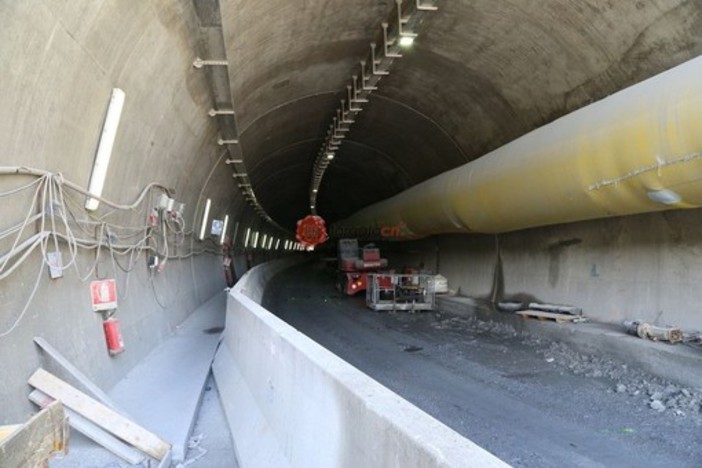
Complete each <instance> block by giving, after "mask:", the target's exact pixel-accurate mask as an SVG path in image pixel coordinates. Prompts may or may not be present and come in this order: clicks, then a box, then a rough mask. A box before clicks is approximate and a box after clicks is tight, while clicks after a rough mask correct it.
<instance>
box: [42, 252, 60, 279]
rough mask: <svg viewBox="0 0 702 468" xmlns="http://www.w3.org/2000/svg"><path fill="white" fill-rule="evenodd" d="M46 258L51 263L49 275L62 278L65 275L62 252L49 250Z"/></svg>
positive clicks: (53, 277) (52, 277)
mask: <svg viewBox="0 0 702 468" xmlns="http://www.w3.org/2000/svg"><path fill="white" fill-rule="evenodd" d="M46 260H47V262H48V263H49V276H51V279H56V278H61V277H62V276H63V259H62V258H61V252H58V251H56V252H48V253H47V254H46Z"/></svg>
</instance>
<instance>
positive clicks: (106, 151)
mask: <svg viewBox="0 0 702 468" xmlns="http://www.w3.org/2000/svg"><path fill="white" fill-rule="evenodd" d="M124 98H125V94H124V91H122V90H121V89H119V88H114V89H113V90H112V96H111V97H110V104H109V106H108V108H107V116H106V117H105V123H104V124H103V126H102V134H101V135H100V143H99V144H98V149H97V153H96V154H95V162H94V163H93V172H92V174H91V175H90V184H89V185H88V192H90V194H91V195H95V196H96V197H100V196H102V189H103V188H104V187H105V179H106V178H107V168H108V167H109V165H110V158H111V157H112V147H113V146H114V144H115V137H116V136H117V128H118V127H119V120H120V118H121V116H122V109H123V108H124ZM98 206H100V202H99V201H98V200H96V199H94V198H90V197H89V198H88V199H87V200H85V209H86V210H88V211H95V210H97V209H98Z"/></svg>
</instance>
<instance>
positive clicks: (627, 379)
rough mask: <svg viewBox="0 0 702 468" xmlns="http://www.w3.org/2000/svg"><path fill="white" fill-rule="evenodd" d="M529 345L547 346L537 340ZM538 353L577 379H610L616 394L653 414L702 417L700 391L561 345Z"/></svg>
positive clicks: (701, 396) (609, 359) (551, 344)
mask: <svg viewBox="0 0 702 468" xmlns="http://www.w3.org/2000/svg"><path fill="white" fill-rule="evenodd" d="M527 341H529V342H533V341H537V342H538V341H542V342H543V340H539V339H536V340H534V339H533V337H532V338H531V339H527ZM537 345H538V344H537ZM536 352H537V353H539V354H541V355H543V356H544V358H545V359H546V360H547V361H549V362H554V364H557V365H559V366H562V367H565V368H567V369H568V370H570V371H571V372H572V373H574V374H576V375H584V376H585V377H590V378H594V379H608V380H609V381H610V382H611V383H612V391H614V392H616V393H625V394H628V395H630V396H632V397H636V398H639V399H641V401H642V403H643V404H645V405H647V406H648V407H650V408H651V409H653V410H656V411H660V412H664V411H670V412H671V413H672V414H674V415H676V416H687V415H690V416H696V417H702V414H701V413H702V406H701V404H702V392H700V391H699V390H695V389H691V388H686V387H683V386H680V385H675V384H673V383H671V382H669V381H666V380H664V379H662V378H659V377H656V376H652V375H651V374H647V373H645V372H643V371H641V370H639V369H635V368H632V367H630V366H628V365H627V364H624V363H622V362H620V361H617V360H615V359H612V358H608V357H605V356H595V355H588V354H582V353H579V352H577V351H574V350H573V349H571V348H570V347H569V346H568V345H566V344H564V343H560V342H552V343H550V344H549V345H548V346H546V345H544V344H542V346H541V347H540V348H537V349H536ZM551 360H552V361H551Z"/></svg>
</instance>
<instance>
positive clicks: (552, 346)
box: [432, 316, 702, 421]
mask: <svg viewBox="0 0 702 468" xmlns="http://www.w3.org/2000/svg"><path fill="white" fill-rule="evenodd" d="M432 326H433V327H434V328H437V329H443V330H446V329H453V330H458V329H462V330H463V331H465V332H468V333H473V334H476V335H491V336H493V337H495V338H500V339H505V338H519V339H521V341H522V343H523V344H524V345H527V346H529V347H531V348H534V350H535V351H536V353H538V354H540V355H541V356H543V357H544V360H546V361H547V362H549V363H552V364H553V365H556V366H559V367H561V368H563V369H564V370H567V371H569V372H571V373H573V374H575V375H583V376H585V377H589V378H593V379H601V380H604V381H607V383H609V384H611V389H612V392H615V393H619V394H626V395H629V396H630V397H632V398H637V399H639V400H640V401H641V403H642V405H645V406H647V407H649V408H650V409H651V410H654V411H658V412H661V413H663V412H666V413H669V414H672V415H674V416H677V417H695V418H697V419H699V420H700V421H702V390H701V389H692V388H686V387H683V386H680V385H676V384H673V383H672V382H669V381H666V380H665V379H662V378H660V377H656V376H653V375H651V374H648V373H646V372H643V371H641V370H639V369H637V368H633V367H631V366H629V365H627V364H625V363H622V362H620V361H618V360H616V359H613V358H610V357H606V356H599V355H590V354H584V353H580V352H577V351H575V350H573V349H572V348H571V347H570V346H568V345H567V344H565V343H561V342H553V341H550V340H546V339H543V338H541V337H538V336H535V335H532V334H528V333H520V332H517V331H516V330H515V329H514V327H512V326H511V325H509V324H505V323H500V322H493V321H483V320H480V319H477V318H475V317H455V316H454V317H451V318H442V317H438V320H437V321H436V322H434V323H433V324H432Z"/></svg>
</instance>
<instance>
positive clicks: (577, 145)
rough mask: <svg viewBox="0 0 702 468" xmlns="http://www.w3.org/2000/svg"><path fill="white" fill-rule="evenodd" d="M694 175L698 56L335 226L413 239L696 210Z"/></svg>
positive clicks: (698, 188) (699, 154) (698, 156)
mask: <svg viewBox="0 0 702 468" xmlns="http://www.w3.org/2000/svg"><path fill="white" fill-rule="evenodd" d="M701 179H702V57H698V58H696V59H694V60H691V61H689V62H687V63H685V64H683V65H680V66H678V67H676V68H674V69H672V70H669V71H667V72H665V73H662V74H661V75H658V76H656V77H654V78H651V79H649V80H646V81H644V82H642V83H640V84H637V85H635V86H633V87H631V88H628V89H625V90H623V91H620V92H618V93H616V94H613V95H612V96H609V97H607V98H605V99H603V100H602V101H599V102H597V103H594V104H591V105H589V106H587V107H585V108H583V109H580V110H578V111H576V112H573V113H572V114H569V115H567V116H565V117H562V118H560V119H558V120H556V121H554V122H552V123H550V124H548V125H546V126H544V127H542V128H539V129H537V130H535V131H533V132H531V133H528V134H526V135H524V136H522V137H520V138H518V139H517V140H514V141H513V142H511V143H509V144H507V145H505V146H503V147H501V148H499V149H497V150H495V151H493V152H491V153H488V154H487V155H485V156H483V157H482V158H480V159H478V160H475V161H473V162H470V163H468V164H466V165H464V166H461V167H459V168H456V169H454V170H451V171H448V172H446V173H443V174H441V175H439V176H436V177H434V178H432V179H429V180H427V181H425V182H423V183H421V184H419V185H417V186H415V187H412V188H411V189H409V190H406V191H405V192H402V193H400V194H398V195H396V196H394V197H392V198H389V199H387V200H385V201H382V202H380V203H377V204H374V205H371V206H370V207H367V208H365V209H363V210H361V211H359V212H357V213H356V214H354V215H352V216H351V217H349V218H347V219H345V220H343V221H341V222H339V223H337V224H336V225H335V226H334V229H335V231H336V232H343V230H348V231H350V230H359V231H363V230H370V229H382V228H383V227H387V226H398V225H400V226H403V230H402V236H401V237H404V238H410V237H414V238H416V237H425V236H428V235H432V234H439V233H449V232H481V233H498V232H506V231H513V230H518V229H524V228H529V227H534V226H544V225H550V224H560V223H567V222H573V221H581V220H587V219H595V218H603V217H607V216H620V215H628V214H635V213H645V212H651V211H658V210H666V209H678V208H696V207H699V206H702V183H701ZM655 192H658V193H655ZM651 197H653V198H654V199H655V198H657V199H658V201H654V200H653V199H651Z"/></svg>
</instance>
